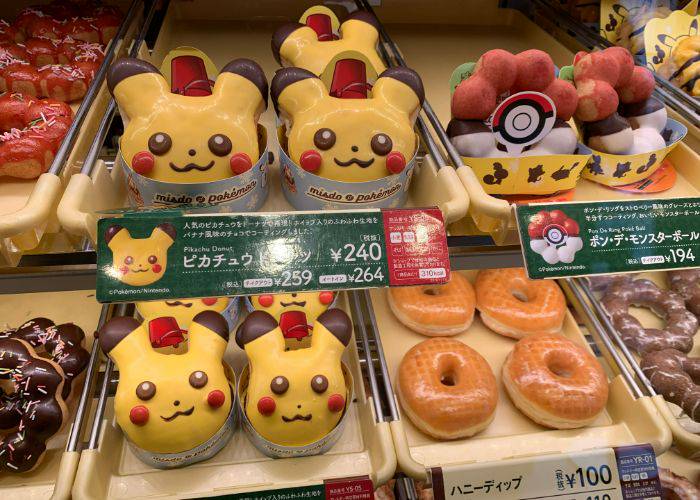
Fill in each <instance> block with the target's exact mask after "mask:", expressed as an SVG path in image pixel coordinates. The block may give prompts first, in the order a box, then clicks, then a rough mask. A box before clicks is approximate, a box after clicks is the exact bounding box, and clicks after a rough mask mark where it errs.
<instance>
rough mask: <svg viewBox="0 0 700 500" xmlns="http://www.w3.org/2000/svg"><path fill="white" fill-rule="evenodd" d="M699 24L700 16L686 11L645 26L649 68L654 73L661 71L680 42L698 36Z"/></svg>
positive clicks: (650, 22) (645, 48)
mask: <svg viewBox="0 0 700 500" xmlns="http://www.w3.org/2000/svg"><path fill="white" fill-rule="evenodd" d="M691 3H692V2H691ZM686 8H687V7H686ZM698 23H700V15H693V14H689V13H688V12H685V11H684V10H676V11H673V12H672V13H671V15H670V16H668V17H665V18H656V19H651V20H650V21H649V22H647V23H646V25H645V26H644V53H645V55H646V62H647V67H648V68H650V69H651V70H652V71H659V70H660V68H661V66H663V65H664V64H665V63H667V62H668V58H669V56H670V55H671V52H673V49H674V48H675V46H676V45H677V44H678V42H680V41H682V40H683V39H684V38H686V37H688V36H692V35H695V34H696V33H695V31H696V30H697V25H698ZM693 25H695V28H693Z"/></svg>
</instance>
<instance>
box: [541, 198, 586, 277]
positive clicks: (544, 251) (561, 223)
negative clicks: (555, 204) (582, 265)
mask: <svg viewBox="0 0 700 500" xmlns="http://www.w3.org/2000/svg"><path fill="white" fill-rule="evenodd" d="M527 232H528V235H529V236H530V248H531V249H532V251H533V252H535V253H537V254H540V255H541V256H542V258H543V259H544V261H545V262H546V263H547V264H558V263H559V262H563V263H565V264H569V263H570V262H573V261H574V257H575V256H576V252H578V251H579V250H581V249H582V248H583V240H582V239H581V238H580V237H579V227H578V223H577V222H576V221H575V220H574V219H572V218H571V217H569V216H567V215H566V214H565V213H564V212H562V211H561V210H552V211H549V212H548V211H547V210H540V211H539V212H537V213H536V214H535V215H533V216H532V217H530V223H529V224H528V226H527Z"/></svg>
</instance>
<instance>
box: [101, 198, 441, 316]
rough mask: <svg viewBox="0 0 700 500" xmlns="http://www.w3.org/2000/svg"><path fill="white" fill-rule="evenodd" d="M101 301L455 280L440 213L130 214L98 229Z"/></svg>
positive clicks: (109, 220)
mask: <svg viewBox="0 0 700 500" xmlns="http://www.w3.org/2000/svg"><path fill="white" fill-rule="evenodd" d="M98 231H99V238H98V246H97V300H99V301H100V302H125V301H141V300H163V299H176V298H196V297H221V296H233V295H254V294H261V293H288V292H300V291H310V290H344V289H353V288H372V287H384V286H395V285H416V284H439V283H445V282H446V281H448V280H449V272H450V268H449V255H448V251H447V240H446V237H445V227H444V222H443V219H442V214H441V212H440V211H439V210H438V209H436V208H427V209H391V210H389V209H386V210H364V211H339V212H323V213H298V212H293V213H278V214H231V215H216V214H194V213H190V214H187V213H182V212H180V213H177V212H176V211H172V210H170V211H166V212H163V213H161V214H158V213H157V212H145V213H143V212H134V213H125V214H123V215H122V216H121V217H110V218H105V219H101V220H100V221H99V224H98Z"/></svg>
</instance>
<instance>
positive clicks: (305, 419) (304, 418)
mask: <svg viewBox="0 0 700 500" xmlns="http://www.w3.org/2000/svg"><path fill="white" fill-rule="evenodd" d="M282 420H283V421H284V422H286V423H289V422H294V421H296V420H301V421H303V422H311V413H309V414H308V415H300V414H298V413H297V414H296V415H294V416H293V417H292V418H289V417H286V416H284V415H282Z"/></svg>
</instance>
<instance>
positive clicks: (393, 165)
mask: <svg viewBox="0 0 700 500" xmlns="http://www.w3.org/2000/svg"><path fill="white" fill-rule="evenodd" d="M404 168H406V157H405V156H404V155H403V153H401V152H399V151H392V152H391V153H389V154H388V155H387V156H386V169H387V170H388V171H389V172H391V173H392V174H399V173H401V172H402V171H403V169H404Z"/></svg>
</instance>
